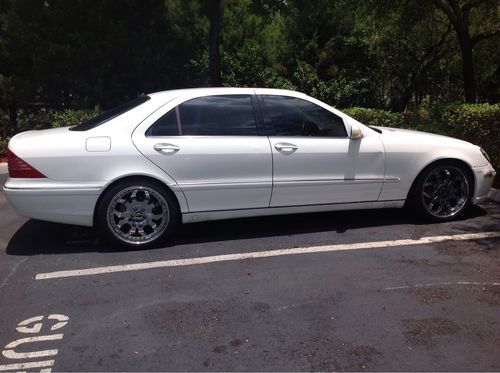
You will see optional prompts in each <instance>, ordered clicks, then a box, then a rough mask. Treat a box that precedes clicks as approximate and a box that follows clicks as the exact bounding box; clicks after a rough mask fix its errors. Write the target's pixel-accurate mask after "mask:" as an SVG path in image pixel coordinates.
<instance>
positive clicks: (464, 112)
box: [344, 104, 500, 169]
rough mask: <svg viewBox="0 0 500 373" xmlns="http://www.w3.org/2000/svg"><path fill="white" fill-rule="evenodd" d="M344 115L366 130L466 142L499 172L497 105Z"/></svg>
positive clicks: (499, 106)
mask: <svg viewBox="0 0 500 373" xmlns="http://www.w3.org/2000/svg"><path fill="white" fill-rule="evenodd" d="M344 112H345V113H346V114H347V115H349V116H352V117H353V118H355V119H357V120H359V121H360V122H361V123H363V124H366V125H370V126H383V127H399V128H408V129H415V130H417V131H425V132H432V133H437V134H441V135H447V136H452V137H456V138H459V139H462V140H465V141H469V142H471V143H473V144H476V145H479V146H481V147H482V148H483V149H484V150H486V152H487V153H488V154H489V156H490V158H491V160H492V163H493V165H494V166H495V168H496V169H500V104H494V105H490V104H456V105H441V106H440V105H437V106H434V107H430V108H424V107H421V108H419V109H418V110H414V111H406V112H404V113H392V112H388V111H384V110H379V109H366V108H358V107H355V108H350V109H346V110H344Z"/></svg>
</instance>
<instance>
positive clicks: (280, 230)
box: [6, 206, 487, 255]
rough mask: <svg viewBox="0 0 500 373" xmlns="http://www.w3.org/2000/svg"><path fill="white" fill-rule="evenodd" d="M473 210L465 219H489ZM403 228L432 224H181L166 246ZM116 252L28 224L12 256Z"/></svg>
mask: <svg viewBox="0 0 500 373" xmlns="http://www.w3.org/2000/svg"><path fill="white" fill-rule="evenodd" d="M486 213H487V212H486V210H484V209H482V208H480V207H478V206H474V207H473V208H471V209H470V210H469V212H468V213H467V214H466V216H465V217H464V218H463V219H470V218H474V217H478V216H483V215H486ZM404 224H418V225H420V224H428V223H427V222H425V221H422V220H420V219H418V218H417V217H415V216H413V215H411V213H409V212H407V211H406V210H405V209H379V210H355V211H336V212H322V213H311V214H295V215H280V216H266V217H257V218H245V219H233V220H221V221H213V222H205V223H196V224H185V225H182V226H181V227H180V229H179V231H178V233H177V234H176V235H175V236H174V237H172V239H171V240H170V241H167V244H166V246H165V244H162V247H169V246H175V245H183V244H193V243H206V242H213V241H227V240H238V239H249V238H263V237H272V236H284V235H292V234H304V233H315V232H325V231H332V232H336V233H339V234H342V233H344V232H346V231H348V230H351V229H357V228H366V227H380V226H390V225H404ZM130 250H134V249H126V248H125V249H123V248H122V249H116V248H113V247H111V246H110V245H108V244H107V243H106V242H104V241H103V240H101V239H100V236H99V233H98V231H97V230H95V229H93V228H87V227H79V226H75V225H66V224H58V223H49V222H43V221H38V220H33V219H32V220H29V221H28V222H26V223H25V224H24V225H23V226H22V227H21V228H19V230H18V231H17V232H16V233H15V234H14V235H13V236H12V238H11V239H10V241H9V243H8V246H7V250H6V252H7V254H9V255H37V254H62V253H80V252H113V251H122V252H123V251H130Z"/></svg>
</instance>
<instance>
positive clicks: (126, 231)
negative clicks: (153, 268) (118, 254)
mask: <svg viewBox="0 0 500 373" xmlns="http://www.w3.org/2000/svg"><path fill="white" fill-rule="evenodd" d="M179 221H180V211H179V206H178V204H177V201H176V200H175V197H174V196H173V195H172V193H171V192H170V191H169V190H168V189H167V187H166V186H164V185H162V184H161V183H159V182H155V181H153V180H148V179H140V178H138V179H128V180H124V181H122V182H118V183H117V184H115V185H113V186H112V187H111V188H109V189H108V190H106V191H105V192H104V194H103V196H102V198H101V200H100V202H99V205H98V206H97V209H96V224H97V226H98V228H99V230H100V231H101V233H102V235H103V236H104V238H105V239H106V241H108V242H109V243H110V244H111V245H112V246H113V247H119V248H134V249H146V248H151V247H154V246H156V245H158V244H160V243H162V242H163V241H164V240H165V239H166V238H167V237H169V236H171V235H172V234H173V233H174V232H175V230H176V228H177V226H178V224H179Z"/></svg>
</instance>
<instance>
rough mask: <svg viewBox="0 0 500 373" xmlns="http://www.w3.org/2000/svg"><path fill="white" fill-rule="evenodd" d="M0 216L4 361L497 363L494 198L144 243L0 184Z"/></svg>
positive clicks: (115, 365) (72, 366)
mask: <svg viewBox="0 0 500 373" xmlns="http://www.w3.org/2000/svg"><path fill="white" fill-rule="evenodd" d="M5 179H6V175H5V174H3V175H0V182H1V184H2V185H3V184H4V182H5ZM0 224H1V226H2V229H1V231H0V345H1V346H0V348H2V354H1V356H0V371H14V370H25V371H45V372H48V371H50V370H52V371H171V370H175V371H311V370H313V371H317V370H321V371H330V370H349V371H353V370H354V371H363V370H371V371H373V370H375V371H376V370H383V371H388V370H390V371H392V370H397V371H428V370H434V371H449V370H458V371H484V370H487V371H498V370H500V347H499V346H500V238H499V235H500V205H498V204H496V203H494V202H491V201H489V202H487V203H485V204H484V205H482V206H480V207H475V208H473V209H472V210H471V211H470V212H469V214H468V216H467V217H466V219H463V220H460V221H455V222H451V223H443V224H427V223H423V222H421V221H419V220H418V219H416V218H414V217H413V216H411V215H410V214H409V213H407V212H406V211H405V210H368V211H351V212H333V213H320V214H307V215H306V214H304V215H290V216H278V217H265V218H252V219H240V220H234V221H220V222H210V223H199V224H192V225H185V226H183V227H182V229H181V231H180V232H179V234H178V235H177V236H176V237H175V238H174V239H173V240H172V241H171V242H170V243H169V244H168V245H165V246H164V247H161V248H157V249H152V250H147V251H114V250H112V249H111V248H109V247H108V246H107V245H106V243H104V242H101V240H100V238H99V235H98V234H97V233H96V232H95V231H94V230H92V229H87V228H82V227H76V226H69V225H63V224H55V223H46V222H40V221H35V220H28V219H25V218H22V217H19V216H18V215H16V214H15V212H14V211H13V209H12V208H11V206H9V204H8V203H7V202H6V200H5V197H4V196H3V194H0ZM428 237H431V238H428ZM436 237H437V238H436Z"/></svg>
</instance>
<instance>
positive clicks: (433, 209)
mask: <svg viewBox="0 0 500 373" xmlns="http://www.w3.org/2000/svg"><path fill="white" fill-rule="evenodd" d="M468 198H469V183H468V182H467V177H466V176H465V175H464V173H463V172H462V170H460V169H459V168H458V167H452V166H444V167H437V168H435V169H434V170H432V172H431V173H430V174H429V175H428V176H427V178H426V179H425V180H424V184H423V188H422V202H423V204H424V207H425V209H426V210H427V212H429V213H430V214H431V215H434V216H436V217H439V218H450V217H452V216H455V215H457V214H458V213H459V212H460V211H462V209H463V208H464V207H465V205H466V204H467V199H468Z"/></svg>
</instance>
